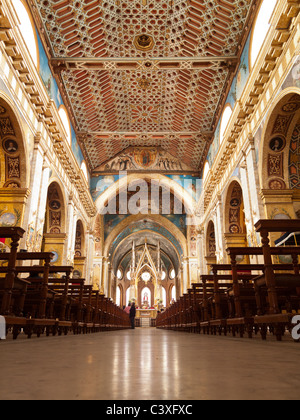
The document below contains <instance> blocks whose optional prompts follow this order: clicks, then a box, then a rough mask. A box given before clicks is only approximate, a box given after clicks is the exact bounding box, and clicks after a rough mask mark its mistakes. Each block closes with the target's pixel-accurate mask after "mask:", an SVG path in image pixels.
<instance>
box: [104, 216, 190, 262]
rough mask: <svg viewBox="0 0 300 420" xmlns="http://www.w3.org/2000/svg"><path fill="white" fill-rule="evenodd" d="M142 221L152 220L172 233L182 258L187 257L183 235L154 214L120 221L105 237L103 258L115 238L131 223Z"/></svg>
mask: <svg viewBox="0 0 300 420" xmlns="http://www.w3.org/2000/svg"><path fill="white" fill-rule="evenodd" d="M144 219H149V220H150V221H151V220H152V221H154V222H155V223H157V224H158V225H160V226H163V227H165V228H166V230H168V231H169V232H172V234H173V236H174V237H175V238H176V239H177V241H178V242H179V244H180V246H181V248H182V251H183V256H187V255H188V250H187V240H186V237H185V236H184V234H183V233H182V232H181V231H180V229H179V228H178V227H177V226H175V225H174V224H173V223H172V222H171V221H169V220H168V219H166V218H165V217H163V216H161V215H154V214H151V215H148V216H147V217H145V216H144V215H142V214H139V215H132V216H128V217H127V218H126V219H124V220H122V221H121V222H120V223H119V224H118V225H117V226H116V227H115V228H114V229H113V230H112V232H111V233H110V234H109V236H108V237H107V239H106V241H105V244H104V250H103V255H104V256H105V257H108V256H109V251H110V249H111V247H112V244H113V242H114V240H115V239H116V238H117V236H118V235H119V234H120V233H121V232H122V231H123V230H124V229H126V228H127V227H128V226H129V225H131V224H132V223H136V222H138V221H141V220H144Z"/></svg>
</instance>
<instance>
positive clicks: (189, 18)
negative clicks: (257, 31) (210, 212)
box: [30, 0, 259, 171]
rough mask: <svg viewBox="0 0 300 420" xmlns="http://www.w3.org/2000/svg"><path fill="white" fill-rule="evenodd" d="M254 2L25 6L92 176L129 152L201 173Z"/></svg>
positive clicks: (50, 2)
mask: <svg viewBox="0 0 300 420" xmlns="http://www.w3.org/2000/svg"><path fill="white" fill-rule="evenodd" d="M258 3H259V0H230V1H229V0H189V1H188V0H126V1H122V0H78V1H76V0H30V6H31V10H32V12H33V15H34V17H35V20H36V23H37V26H38V28H39V32H40V35H41V37H42V39H43V41H44V43H45V45H47V50H48V53H49V60H50V64H51V67H52V69H53V71H54V73H55V74H56V77H57V78H58V79H59V83H60V86H61V87H62V88H63V91H64V93H65V98H67V102H68V107H69V109H70V111H71V114H72V116H73V118H74V121H75V127H76V132H77V136H78V139H79V141H80V144H81V146H82V149H83V152H84V155H85V156H86V159H87V161H88V164H89V166H90V170H91V171H93V169H95V168H96V167H98V166H100V165H101V164H103V163H104V162H106V161H108V160H109V159H111V158H113V157H114V156H116V155H117V154H118V153H120V152H122V151H123V150H125V149H126V148H128V147H130V146H139V147H141V146H151V147H154V146H160V147H162V148H163V149H165V150H167V151H168V152H169V153H171V154H172V155H174V156H176V157H177V158H179V159H180V160H182V162H184V163H185V164H186V165H189V166H190V167H191V168H193V169H194V170H195V171H197V170H201V166H202V164H203V161H204V159H205V156H206V153H207V150H208V146H209V143H210V140H211V138H212V135H213V131H214V129H215V123H216V119H217V118H218V113H220V110H221V107H222V101H224V100H225V98H226V96H225V95H226V89H228V87H229V86H228V85H229V83H230V77H231V76H233V73H234V71H235V70H236V66H237V64H238V60H239V56H240V53H241V49H242V46H243V43H244V42H245V40H246V37H247V35H248V32H249V25H250V23H251V19H253V16H254V14H255V13H256V8H257V6H258Z"/></svg>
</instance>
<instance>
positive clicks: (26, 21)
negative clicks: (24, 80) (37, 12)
mask: <svg viewBox="0 0 300 420" xmlns="http://www.w3.org/2000/svg"><path fill="white" fill-rule="evenodd" d="M12 3H13V6H14V8H15V11H16V13H17V16H18V18H19V21H20V24H19V29H20V31H21V34H22V36H23V39H24V41H25V44H26V46H27V49H28V52H29V53H30V55H31V57H32V60H33V62H34V64H35V66H36V67H38V62H39V58H38V43H37V38H36V33H35V27H34V24H33V23H32V21H31V17H30V15H29V13H28V11H27V8H26V7H25V5H24V4H23V2H22V1H21V0H12Z"/></svg>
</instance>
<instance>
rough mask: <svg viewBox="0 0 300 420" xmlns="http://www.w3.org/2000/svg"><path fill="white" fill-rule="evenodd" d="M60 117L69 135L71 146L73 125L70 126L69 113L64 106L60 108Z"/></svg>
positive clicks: (68, 139)
mask: <svg viewBox="0 0 300 420" xmlns="http://www.w3.org/2000/svg"><path fill="white" fill-rule="evenodd" d="M58 113H59V116H60V118H61V121H62V124H63V126H64V129H65V130H66V133H67V141H68V143H69V144H71V125H70V120H69V117H68V114H67V111H66V109H65V107H64V106H63V105H61V106H60V107H59V110H58Z"/></svg>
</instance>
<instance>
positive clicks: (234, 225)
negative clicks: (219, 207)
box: [224, 177, 246, 235]
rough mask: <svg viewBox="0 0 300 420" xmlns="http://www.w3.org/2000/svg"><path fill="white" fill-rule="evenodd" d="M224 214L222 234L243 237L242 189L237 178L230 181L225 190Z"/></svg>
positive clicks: (244, 231)
mask: <svg viewBox="0 0 300 420" xmlns="http://www.w3.org/2000/svg"><path fill="white" fill-rule="evenodd" d="M224 212H225V214H224V232H225V233H226V234H232V235H239V234H243V235H245V233H246V226H245V218H244V197H243V189H242V185H241V181H240V180H239V178H237V177H232V178H231V179H230V182H229V185H228V187H227V189H226V192H225V205H224Z"/></svg>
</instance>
